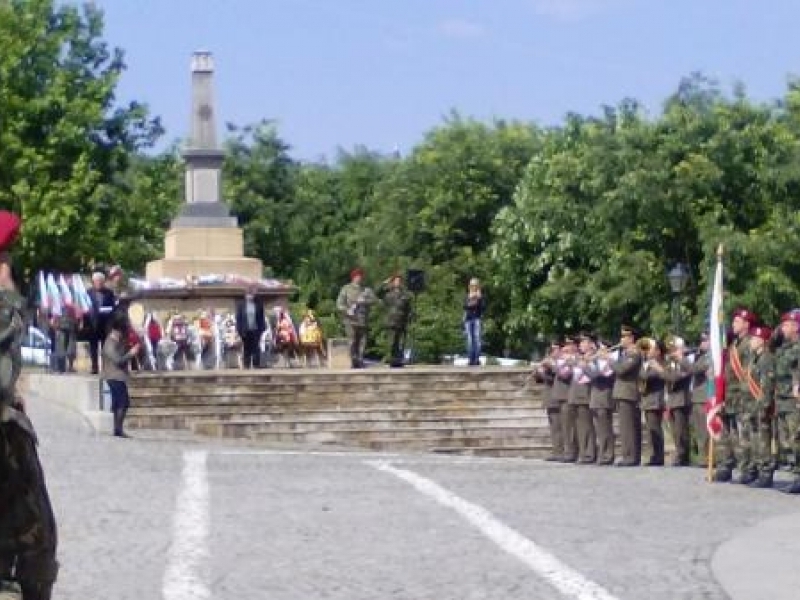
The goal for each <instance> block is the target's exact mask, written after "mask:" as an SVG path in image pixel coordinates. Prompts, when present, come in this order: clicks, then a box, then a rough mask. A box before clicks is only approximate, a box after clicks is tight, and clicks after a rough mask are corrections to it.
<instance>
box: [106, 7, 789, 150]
mask: <svg viewBox="0 0 800 600" xmlns="http://www.w3.org/2000/svg"><path fill="white" fill-rule="evenodd" d="M95 4H97V5H98V6H100V7H101V8H102V9H103V10H104V11H105V13H106V30H105V38H106V39H107V40H108V41H109V42H110V43H111V44H113V45H115V46H119V47H121V48H122V49H124V50H125V53H126V60H127V63H128V70H127V72H126V73H125V75H124V77H123V80H122V82H121V85H120V87H119V90H118V91H119V98H120V100H131V99H136V100H140V101H143V102H146V103H147V104H149V105H150V107H151V109H152V111H153V113H154V114H157V115H160V116H161V118H162V120H163V123H164V125H165V127H166V130H167V135H166V136H165V139H164V143H163V144H162V147H163V146H164V145H165V144H167V143H170V142H172V141H175V140H178V139H180V138H182V137H183V136H185V135H186V134H187V128H188V123H189V114H188V113H189V57H190V55H191V53H192V51H194V50H196V49H207V50H210V51H211V52H213V53H214V56H215V61H216V66H217V76H216V95H217V101H218V105H219V106H218V111H217V112H218V114H219V115H220V118H221V119H222V120H223V121H230V122H233V123H236V124H239V125H244V124H248V123H253V122H255V121H258V120H260V119H262V118H268V119H272V120H274V121H276V123H277V126H278V130H279V133H280V136H281V137H282V138H283V139H284V140H285V141H286V142H288V143H289V144H290V145H291V146H292V155H293V156H294V157H296V158H299V159H303V160H317V159H320V158H322V157H326V156H327V157H329V158H330V157H333V156H335V153H336V150H337V148H339V147H341V148H344V149H352V148H353V147H354V146H356V145H364V146H366V147H368V148H371V149H374V150H378V151H385V152H389V151H392V150H393V149H395V148H398V149H399V150H400V151H401V152H407V151H408V150H409V149H410V148H412V147H413V146H414V145H415V144H417V143H419V142H420V141H421V140H422V139H423V136H424V134H425V132H427V131H429V130H430V129H431V128H433V127H435V126H436V125H438V124H440V123H441V122H442V119H443V117H444V116H445V115H447V114H448V113H449V112H450V111H451V110H453V109H455V110H457V111H459V112H460V113H461V114H462V115H465V116H472V117H475V118H478V119H492V118H494V117H498V118H504V119H522V120H526V121H532V122H536V123H539V124H542V125H550V124H554V123H558V122H559V121H560V120H561V119H562V118H563V116H564V115H565V114H566V113H567V112H569V111H576V112H580V113H583V114H589V113H597V112H598V110H599V108H600V107H601V106H602V105H604V104H616V103H617V102H618V101H620V100H621V99H623V98H625V97H634V98H637V99H639V100H640V101H642V102H643V103H644V104H645V106H646V107H647V108H648V110H649V111H650V112H651V113H652V114H655V113H657V112H658V111H659V109H660V106H661V103H662V101H663V100H664V98H665V97H666V96H667V95H669V94H670V93H672V92H673V91H674V90H675V89H676V87H677V85H678V82H679V81H680V78H681V77H683V76H686V75H688V74H690V73H691V72H693V71H702V72H704V73H705V74H707V75H710V76H712V77H715V78H717V79H718V80H719V81H720V83H722V84H723V85H724V86H725V87H727V88H730V86H732V85H733V84H734V83H735V82H737V81H741V82H742V83H744V84H745V86H746V88H747V90H748V93H749V95H750V96H751V97H752V98H755V99H757V100H763V101H767V100H771V99H774V98H778V97H780V96H781V95H782V94H783V92H784V90H785V87H786V81H787V77H788V76H790V75H792V74H800V44H798V43H797V41H796V30H797V26H798V23H800V1H798V0H769V1H765V2H759V1H758V0H96V1H95ZM219 125H220V129H222V123H220V124H219Z"/></svg>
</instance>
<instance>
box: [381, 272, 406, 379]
mask: <svg viewBox="0 0 800 600" xmlns="http://www.w3.org/2000/svg"><path fill="white" fill-rule="evenodd" d="M378 297H379V298H381V299H382V300H383V304H384V306H386V329H387V330H388V332H389V336H390V337H391V340H390V347H389V364H391V365H392V366H393V367H401V366H403V353H404V351H405V341H406V329H407V328H408V322H409V320H410V318H411V301H412V299H413V296H412V294H411V292H409V291H408V290H406V289H405V288H403V287H389V286H388V285H386V284H384V285H381V287H380V288H378Z"/></svg>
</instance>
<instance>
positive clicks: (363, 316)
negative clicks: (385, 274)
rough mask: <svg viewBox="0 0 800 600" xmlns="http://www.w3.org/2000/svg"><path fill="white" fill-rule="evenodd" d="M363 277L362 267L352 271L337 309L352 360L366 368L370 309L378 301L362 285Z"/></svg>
mask: <svg viewBox="0 0 800 600" xmlns="http://www.w3.org/2000/svg"><path fill="white" fill-rule="evenodd" d="M363 279H364V272H363V271H362V270H361V269H353V271H352V272H351V273H350V283H348V284H347V285H344V286H343V287H342V289H341V290H340V291H339V296H338V297H337V298H336V309H337V310H338V311H339V313H340V314H341V315H342V320H343V321H344V326H345V329H346V331H347V337H348V339H349V340H350V361H351V364H352V367H353V368H354V369H363V368H364V350H365V349H366V347H367V322H368V320H369V309H370V307H371V306H372V305H373V304H375V302H377V301H378V298H377V297H376V296H375V294H374V292H373V291H372V290H371V289H370V288H368V287H364V286H363V285H362V280H363Z"/></svg>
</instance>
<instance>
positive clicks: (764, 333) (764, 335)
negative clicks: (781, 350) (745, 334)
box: [750, 325, 772, 341]
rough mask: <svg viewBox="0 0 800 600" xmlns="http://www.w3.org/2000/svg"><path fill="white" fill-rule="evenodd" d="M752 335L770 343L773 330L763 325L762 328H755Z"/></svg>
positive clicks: (751, 331) (751, 332) (751, 330)
mask: <svg viewBox="0 0 800 600" xmlns="http://www.w3.org/2000/svg"><path fill="white" fill-rule="evenodd" d="M750 335H752V336H755V337H759V338H761V339H762V340H764V341H768V340H769V338H770V337H771V336H772V329H770V328H769V327H765V326H763V325H762V326H760V327H753V328H751V329H750Z"/></svg>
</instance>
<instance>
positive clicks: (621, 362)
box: [611, 325, 642, 467]
mask: <svg viewBox="0 0 800 600" xmlns="http://www.w3.org/2000/svg"><path fill="white" fill-rule="evenodd" d="M620 346H621V349H620V353H619V358H618V359H617V360H616V361H613V362H611V369H612V370H613V371H614V375H615V379H614V388H613V390H612V392H611V395H612V396H613V398H614V402H615V403H616V406H617V410H618V411H619V437H620V443H621V446H622V448H621V450H622V460H621V461H620V462H618V463H617V466H619V467H634V466H638V465H639V464H641V462H642V413H641V409H640V408H639V401H640V395H639V371H640V369H641V366H642V355H641V353H640V352H639V350H638V349H637V348H636V334H635V332H634V330H633V328H632V327H630V326H628V325H623V326H622V328H621V329H620Z"/></svg>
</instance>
